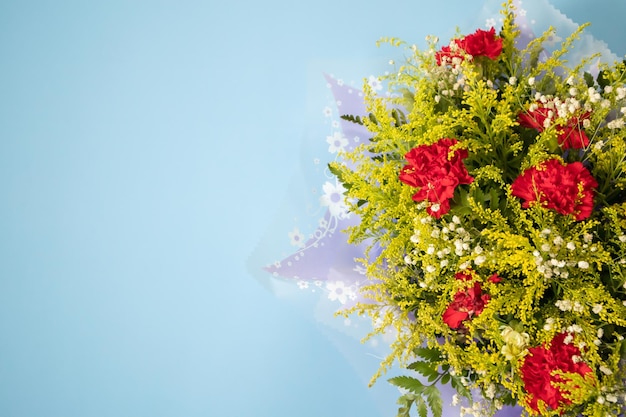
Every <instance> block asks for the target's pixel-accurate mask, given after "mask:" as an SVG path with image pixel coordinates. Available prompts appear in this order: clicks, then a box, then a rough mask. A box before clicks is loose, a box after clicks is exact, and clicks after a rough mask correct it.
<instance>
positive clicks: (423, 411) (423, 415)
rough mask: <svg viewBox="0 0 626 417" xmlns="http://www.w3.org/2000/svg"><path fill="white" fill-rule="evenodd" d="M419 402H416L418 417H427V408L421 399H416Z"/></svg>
mask: <svg viewBox="0 0 626 417" xmlns="http://www.w3.org/2000/svg"><path fill="white" fill-rule="evenodd" d="M418 398H419V400H417V401H416V403H417V404H416V405H417V413H418V414H419V416H420V417H428V407H427V406H426V402H424V399H423V398H422V397H418Z"/></svg>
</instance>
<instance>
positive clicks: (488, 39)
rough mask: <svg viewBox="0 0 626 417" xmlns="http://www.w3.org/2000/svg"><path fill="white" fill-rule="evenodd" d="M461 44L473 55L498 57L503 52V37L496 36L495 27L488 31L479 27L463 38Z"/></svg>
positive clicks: (490, 57)
mask: <svg viewBox="0 0 626 417" xmlns="http://www.w3.org/2000/svg"><path fill="white" fill-rule="evenodd" d="M459 46H460V47H461V48H462V49H463V50H464V51H465V52H467V53H468V54H470V55H471V56H486V57H487V58H489V59H496V58H497V57H498V56H500V54H501V53H502V38H498V37H496V30H495V29H494V28H493V27H492V28H491V29H489V30H488V31H486V30H482V29H478V30H476V32H474V33H472V34H471V35H467V36H466V37H465V38H463V39H461V40H460V41H459Z"/></svg>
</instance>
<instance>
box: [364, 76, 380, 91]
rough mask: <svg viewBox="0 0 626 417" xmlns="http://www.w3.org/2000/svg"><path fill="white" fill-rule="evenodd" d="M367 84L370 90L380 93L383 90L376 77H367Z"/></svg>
mask: <svg viewBox="0 0 626 417" xmlns="http://www.w3.org/2000/svg"><path fill="white" fill-rule="evenodd" d="M367 83H368V84H369V86H370V88H371V89H372V90H374V91H380V90H382V89H383V84H382V83H381V82H380V80H379V79H378V78H377V77H374V76H373V75H370V76H369V78H368V79H367Z"/></svg>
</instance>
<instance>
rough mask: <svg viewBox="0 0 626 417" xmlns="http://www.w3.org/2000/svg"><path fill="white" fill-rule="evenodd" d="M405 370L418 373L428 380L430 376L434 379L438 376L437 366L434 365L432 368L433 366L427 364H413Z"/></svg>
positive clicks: (419, 362)
mask: <svg viewBox="0 0 626 417" xmlns="http://www.w3.org/2000/svg"><path fill="white" fill-rule="evenodd" d="M407 368H409V369H411V370H412V371H415V372H419V373H420V374H422V375H424V376H425V377H428V378H430V377H431V376H432V375H434V376H435V377H438V376H439V372H437V365H434V367H433V364H431V363H428V362H421V361H418V362H413V363H412V364H410V365H409V366H407Z"/></svg>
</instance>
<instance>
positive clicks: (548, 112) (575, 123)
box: [517, 105, 590, 149]
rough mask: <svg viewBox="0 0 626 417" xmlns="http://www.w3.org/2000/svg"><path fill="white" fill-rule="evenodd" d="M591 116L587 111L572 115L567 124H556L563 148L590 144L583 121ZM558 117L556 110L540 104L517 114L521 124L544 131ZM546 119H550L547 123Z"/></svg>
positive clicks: (576, 147) (582, 146) (579, 147)
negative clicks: (533, 108)
mask: <svg viewBox="0 0 626 417" xmlns="http://www.w3.org/2000/svg"><path fill="white" fill-rule="evenodd" d="M589 116H590V113H589V112H585V113H583V114H581V115H579V116H574V117H571V118H570V119H569V120H568V121H567V123H566V124H565V125H562V124H558V125H556V129H557V131H558V136H557V138H558V141H559V145H561V146H562V147H563V149H570V148H573V149H581V148H585V147H587V146H589V138H588V137H587V134H586V133H585V131H584V130H583V128H582V125H583V121H584V120H585V119H589ZM556 118H557V115H556V113H555V110H553V109H550V108H548V107H546V106H544V105H539V106H538V107H537V108H536V109H535V110H529V111H526V112H523V113H520V114H519V115H518V116H517V121H518V122H519V124H520V125H521V126H524V127H529V128H532V129H536V130H537V131H538V132H543V131H544V130H545V129H546V128H547V127H548V126H549V125H550V124H552V122H553V121H554V120H556ZM546 120H548V122H547V123H546Z"/></svg>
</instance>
